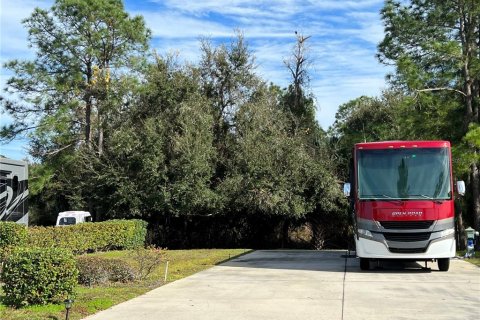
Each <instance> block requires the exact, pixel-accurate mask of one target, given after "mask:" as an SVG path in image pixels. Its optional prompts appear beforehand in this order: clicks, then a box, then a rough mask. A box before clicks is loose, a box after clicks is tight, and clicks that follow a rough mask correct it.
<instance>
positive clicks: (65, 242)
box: [28, 220, 147, 254]
mask: <svg viewBox="0 0 480 320" xmlns="http://www.w3.org/2000/svg"><path fill="white" fill-rule="evenodd" d="M146 235H147V223H146V222H145V221H142V220H109V221H104V222H95V223H80V224H76V225H72V226H63V227H32V228H29V230H28V243H29V244H31V245H35V246H39V247H60V248H66V249H69V250H71V251H73V252H74V253H75V254H81V253H85V252H92V251H107V250H125V249H135V248H138V247H142V246H143V245H144V243H145V237H146Z"/></svg>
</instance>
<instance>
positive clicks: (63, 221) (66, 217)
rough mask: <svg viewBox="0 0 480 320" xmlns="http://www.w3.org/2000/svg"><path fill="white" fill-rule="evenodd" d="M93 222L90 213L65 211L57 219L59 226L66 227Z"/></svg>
mask: <svg viewBox="0 0 480 320" xmlns="http://www.w3.org/2000/svg"><path fill="white" fill-rule="evenodd" d="M90 221H92V215H91V214H90V212H88V211H64V212H60V213H59V214H58V217H57V223H56V225H57V226H66V225H72V224H78V223H83V222H90Z"/></svg>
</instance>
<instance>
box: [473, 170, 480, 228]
mask: <svg viewBox="0 0 480 320" xmlns="http://www.w3.org/2000/svg"><path fill="white" fill-rule="evenodd" d="M471 176H472V184H471V185H472V197H473V228H474V229H475V230H480V168H479V165H478V164H473V165H472V173H471Z"/></svg>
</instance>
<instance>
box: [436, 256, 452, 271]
mask: <svg viewBox="0 0 480 320" xmlns="http://www.w3.org/2000/svg"><path fill="white" fill-rule="evenodd" d="M437 263H438V270H440V271H448V269H449V268H450V258H440V259H437Z"/></svg>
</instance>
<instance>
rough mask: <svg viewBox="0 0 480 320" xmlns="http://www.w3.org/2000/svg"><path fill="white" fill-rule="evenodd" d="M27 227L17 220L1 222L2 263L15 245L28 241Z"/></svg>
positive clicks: (0, 246) (21, 244) (0, 248)
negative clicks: (16, 221)
mask: <svg viewBox="0 0 480 320" xmlns="http://www.w3.org/2000/svg"><path fill="white" fill-rule="evenodd" d="M27 236H28V234H27V227H26V226H25V225H23V224H18V223H15V222H0V265H1V264H2V262H3V261H4V260H5V259H6V257H7V255H8V254H9V252H10V251H11V250H12V249H13V248H14V247H17V246H18V247H20V246H23V245H24V244H25V243H26V241H27Z"/></svg>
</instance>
